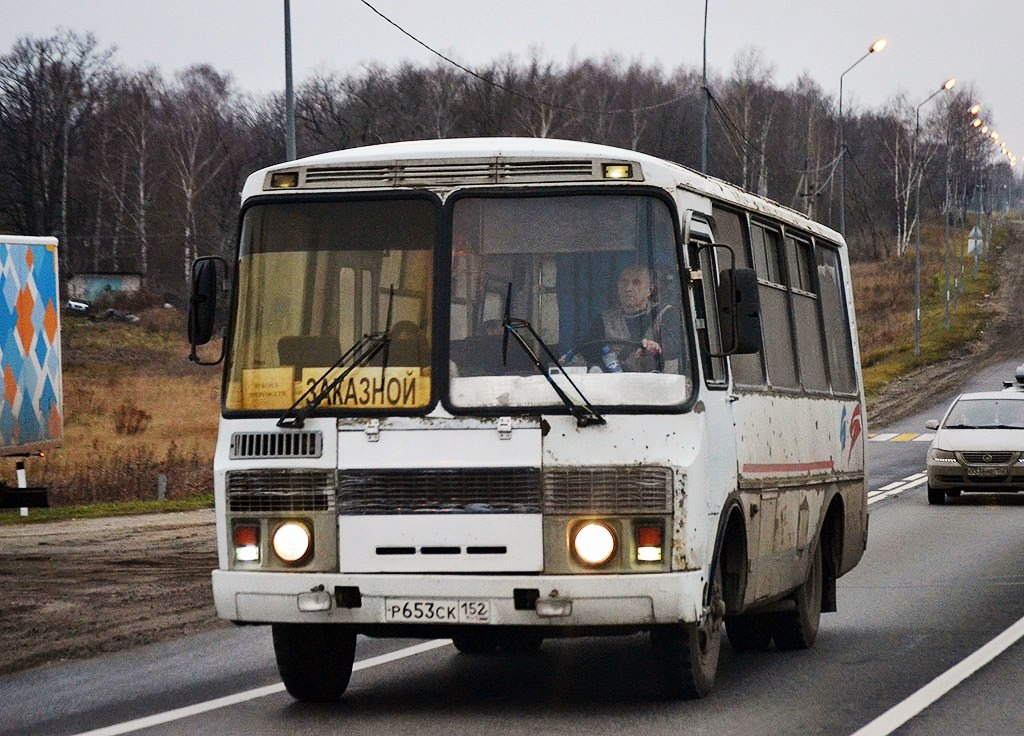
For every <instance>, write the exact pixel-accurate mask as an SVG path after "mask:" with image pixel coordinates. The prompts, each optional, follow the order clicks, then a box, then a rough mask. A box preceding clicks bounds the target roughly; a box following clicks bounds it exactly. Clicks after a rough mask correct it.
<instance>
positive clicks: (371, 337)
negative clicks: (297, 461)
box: [277, 284, 395, 429]
mask: <svg viewBox="0 0 1024 736" xmlns="http://www.w3.org/2000/svg"><path fill="white" fill-rule="evenodd" d="M394 301H395V286H394V284H392V285H391V293H390V294H389V295H388V313H387V319H386V321H385V326H384V331H383V332H373V333H370V334H367V335H363V336H362V337H361V338H360V339H359V340H358V341H357V342H356V343H355V344H354V345H353V346H352V347H350V348H349V349H348V350H346V351H345V352H344V353H342V354H341V357H340V358H338V359H337V360H336V361H334V365H332V366H331V367H330V368H328V369H327V370H325V371H324V372H323V373H321V374H320V375H319V376H317V379H316V380H315V381H313V384H312V385H311V386H310V387H309V388H308V389H306V391H305V392H304V393H303V394H302V396H300V397H299V398H298V399H296V400H295V403H294V404H292V405H291V406H289V407H288V408H287V409H285V412H284V414H282V415H281V418H280V419H278V420H277V426H278V427H282V428H285V429H302V426H303V425H304V424H305V423H306V417H308V416H309V415H310V414H312V413H313V411H315V410H316V408H317V407H318V406H320V404H321V403H323V400H324V399H326V398H327V397H328V396H330V395H331V392H332V391H334V389H336V388H337V387H338V386H340V385H341V382H342V381H344V380H345V379H346V378H347V377H348V375H349V374H350V373H351V372H352V371H354V370H355V369H356V368H359V367H361V366H364V365H366V364H367V363H369V362H370V361H371V360H373V358H374V356H376V355H377V353H379V352H380V351H382V350H383V351H384V359H383V365H382V366H381V377H382V378H383V375H384V370H385V369H386V368H387V364H388V345H390V343H391V306H392V304H393V303H394ZM349 361H351V365H349V366H348V367H347V368H345V370H343V371H342V372H341V373H340V374H339V375H338V376H337V377H336V378H335V379H334V380H333V381H331V382H330V383H328V384H327V385H326V386H324V387H323V388H322V389H320V390H319V391H318V390H317V386H319V385H320V383H321V382H323V381H326V380H327V377H328V376H329V375H331V372H332V371H336V370H338V369H339V368H341V367H342V366H344V365H345V364H346V363H347V362H349ZM310 395H313V398H312V399H310V401H309V403H308V404H306V405H305V406H303V407H301V408H299V407H300V405H301V404H302V402H303V401H305V400H306V398H307V397H309V396H310Z"/></svg>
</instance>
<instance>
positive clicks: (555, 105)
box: [360, 0, 700, 115]
mask: <svg viewBox="0 0 1024 736" xmlns="http://www.w3.org/2000/svg"><path fill="white" fill-rule="evenodd" d="M360 2H361V3H362V4H363V5H365V6H366V7H368V8H369V9H370V10H371V11H373V12H374V13H375V14H376V15H378V16H379V17H380V18H382V19H383V20H384V21H385V22H387V23H388V24H390V25H392V26H394V27H395V28H397V29H398V30H399V31H400V32H401V33H402V34H403V35H405V36H407V37H408V38H410V39H412V40H413V41H415V42H416V43H417V44H419V45H420V46H422V47H423V48H425V49H426V50H427V51H429V52H430V53H432V54H433V55H434V56H436V57H438V58H439V59H443V60H444V61H446V62H447V63H449V64H451V65H452V66H454V67H455V68H456V69H459V70H460V71H462V72H465V73H466V74H468V75H469V76H471V77H473V78H474V79H478V80H479V81H481V82H483V83H484V84H487V85H490V86H491V87H495V88H496V89H500V90H502V91H503V92H507V93H508V94H510V95H514V96H516V97H519V98H521V99H524V100H528V101H530V102H533V103H534V104H537V105H541V106H542V107H550V108H551V109H553V110H568V111H569V112H581V113H586V114H589V115H617V114H622V113H630V112H644V111H647V110H656V109H658V108H660V107H667V106H668V105H674V104H676V103H677V102H681V101H682V100H685V99H686V98H687V97H691V96H693V95H694V94H696V93H697V92H698V91H700V90H690V91H689V92H685V93H683V94H681V95H678V96H676V97H673V98H671V99H668V100H663V101H662V102H655V103H653V104H650V105H641V106H639V107H623V108H616V109H612V110H588V109H586V108H582V107H573V106H571V105H559V104H558V103H555V102H550V101H547V100H541V99H538V98H536V97H533V96H532V95H529V94H526V93H525V92H520V91H519V90H517V89H513V88H512V87H509V86H508V85H505V84H502V83H500V82H495V81H494V80H491V79H488V78H487V77H485V76H483V75H482V74H479V73H477V72H475V71H473V70H472V69H470V68H469V67H466V66H463V65H462V64H460V63H459V62H457V61H455V60H454V59H452V58H450V57H448V56H445V55H444V54H442V53H441V52H440V51H438V50H437V49H435V48H433V47H432V46H430V45H428V44H427V43H425V42H424V41H421V40H420V39H419V38H417V37H416V36H414V35H413V34H412V33H410V32H409V31H407V30H405V28H403V27H402V26H400V25H399V24H398V23H396V22H395V21H393V20H391V18H389V17H388V16H386V15H384V13H382V12H381V11H379V10H377V8H375V7H374V6H373V5H371V4H370V3H369V2H367V0H360Z"/></svg>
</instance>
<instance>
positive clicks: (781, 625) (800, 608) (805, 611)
mask: <svg viewBox="0 0 1024 736" xmlns="http://www.w3.org/2000/svg"><path fill="white" fill-rule="evenodd" d="M813 549H814V551H813V552H812V555H813V556H812V557H811V569H810V570H809V571H808V573H807V580H805V581H804V583H803V585H801V586H800V587H799V588H797V589H796V591H795V592H794V593H793V595H792V598H793V600H794V602H795V603H796V610H795V611H787V612H786V613H776V614H773V615H772V618H771V619H770V620H771V630H772V637H773V638H774V639H775V646H777V647H778V648H779V649H810V648H811V646H813V645H814V640H815V639H817V638H818V626H819V624H820V623H821V586H822V573H823V564H822V559H821V555H822V549H821V543H820V542H818V543H817V544H815V545H814V548H813Z"/></svg>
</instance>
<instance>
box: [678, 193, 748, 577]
mask: <svg viewBox="0 0 1024 736" xmlns="http://www.w3.org/2000/svg"><path fill="white" fill-rule="evenodd" d="M684 232H685V233H686V236H687V250H688V255H689V263H690V264H691V268H695V269H699V274H700V278H699V279H692V280H691V283H692V285H693V286H692V288H693V301H694V316H695V322H696V328H697V330H696V332H697V341H698V352H699V353H700V358H701V360H700V364H701V369H702V371H703V373H704V386H702V387H701V391H700V396H701V398H700V401H698V402H697V406H696V407H695V408H694V411H697V412H703V414H702V416H703V421H702V424H703V427H704V451H703V453H702V454H703V456H704V466H705V472H706V478H707V494H706V509H705V513H706V514H707V517H708V525H707V527H708V528H709V529H710V530H715V529H717V528H718V522H719V518H718V517H719V516H720V514H721V512H722V508H723V506H724V505H725V502H726V499H727V498H728V496H729V494H730V493H732V492H733V491H735V490H736V483H737V466H736V426H735V421H734V419H733V401H735V399H736V397H735V396H734V395H733V394H732V392H731V391H730V390H729V379H728V373H727V368H726V361H725V358H722V357H714V356H715V355H716V354H721V352H722V341H721V330H720V329H719V321H718V300H717V289H718V271H719V269H718V258H717V255H716V253H715V248H714V247H712V246H711V244H712V243H713V242H714V233H713V231H712V221H711V219H710V218H708V217H707V216H706V215H704V214H703V213H700V212H696V211H694V210H688V211H687V213H686V225H685V230H684ZM707 541H708V545H709V550H710V549H713V548H712V547H710V545H713V544H714V543H715V538H714V534H713V533H712V534H711V535H710V538H709V539H708V540H707ZM709 557H710V554H709Z"/></svg>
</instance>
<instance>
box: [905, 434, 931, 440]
mask: <svg viewBox="0 0 1024 736" xmlns="http://www.w3.org/2000/svg"><path fill="white" fill-rule="evenodd" d="M933 439H935V435H934V434H922V435H918V436H917V437H915V438H914V439H913V440H911V441H912V442H931V441H932V440H933Z"/></svg>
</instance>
